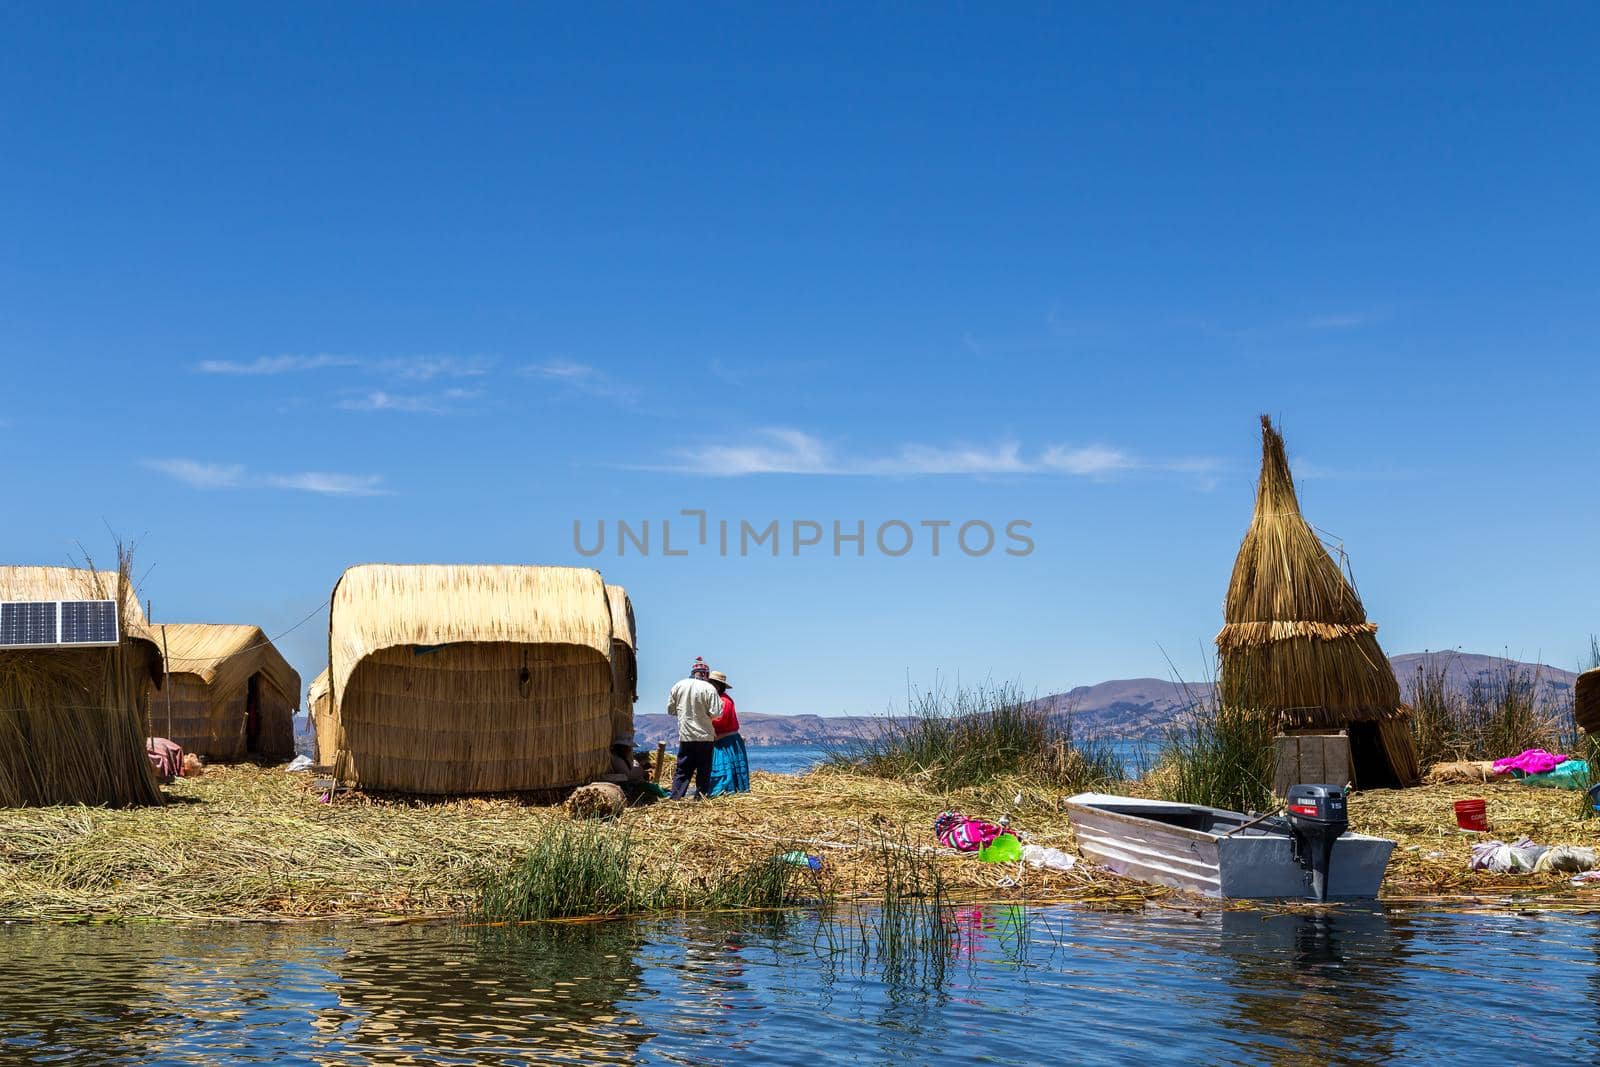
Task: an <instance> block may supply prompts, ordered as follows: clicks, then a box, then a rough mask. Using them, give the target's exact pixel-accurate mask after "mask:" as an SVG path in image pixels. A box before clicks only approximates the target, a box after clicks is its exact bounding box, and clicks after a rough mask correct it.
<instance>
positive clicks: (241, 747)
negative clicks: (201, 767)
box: [150, 622, 300, 763]
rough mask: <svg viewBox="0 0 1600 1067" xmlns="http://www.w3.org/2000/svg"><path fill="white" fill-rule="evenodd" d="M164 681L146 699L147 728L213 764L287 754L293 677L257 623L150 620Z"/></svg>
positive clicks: (296, 702) (296, 705)
mask: <svg viewBox="0 0 1600 1067" xmlns="http://www.w3.org/2000/svg"><path fill="white" fill-rule="evenodd" d="M151 629H152V636H154V637H155V638H156V640H158V641H160V642H161V646H162V653H163V654H164V656H165V657H166V666H167V684H166V689H165V691H164V692H163V693H162V694H161V696H160V697H159V698H153V699H152V700H151V704H150V723H151V727H152V729H153V730H155V731H156V732H158V733H160V734H162V735H163V736H165V737H167V738H169V739H171V740H173V741H176V742H177V743H178V744H180V745H182V746H183V748H184V751H186V752H193V753H196V754H197V755H201V756H204V757H205V758H206V759H208V760H214V761H217V762H223V763H226V762H238V761H240V760H247V759H263V760H267V759H288V758H289V757H290V756H293V755H294V716H295V712H297V711H299V710H300V676H299V675H298V674H296V673H295V671H294V668H293V667H291V666H289V661H288V660H286V659H284V658H283V655H282V654H281V653H280V652H279V651H278V650H277V648H275V647H274V646H273V644H272V641H271V640H270V639H269V638H268V637H267V635H266V634H265V633H263V632H262V630H261V627H259V626H230V625H223V624H212V623H203V622H168V623H162V624H160V625H158V626H154V627H152V628H151Z"/></svg>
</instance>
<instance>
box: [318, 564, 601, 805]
mask: <svg viewBox="0 0 1600 1067" xmlns="http://www.w3.org/2000/svg"><path fill="white" fill-rule="evenodd" d="M611 652H612V637H611V612H610V608H609V605H608V601H607V597H606V592H605V587H604V584H603V583H602V582H601V580H600V575H599V573H598V572H596V571H592V570H584V569H579V568H567V567H516V566H467V565H424V566H400V565H387V564H368V565H363V566H359V567H352V568H350V569H349V570H348V571H346V572H345V574H344V576H343V577H342V578H341V579H340V580H339V583H338V585H337V586H336V587H335V589H334V594H333V606H332V609H331V612H330V619H329V694H330V695H329V700H330V708H331V715H332V718H333V720H334V722H335V724H336V729H337V733H338V741H337V746H338V748H337V758H336V760H335V764H334V766H335V773H336V774H338V775H339V776H340V777H341V778H342V779H344V780H346V781H349V782H352V783H354V784H358V785H360V786H362V787H364V788H369V789H379V790H394V791H399V792H409V793H421V794H456V793H497V792H544V791H555V790H561V789H567V788H571V787H572V786H576V785H582V784H585V783H587V782H589V781H592V780H594V779H595V778H596V777H598V776H599V775H601V774H603V773H605V771H606V770H607V769H608V767H609V755H608V749H609V745H610V741H611V727H612V666H611Z"/></svg>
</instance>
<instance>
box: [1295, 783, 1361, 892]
mask: <svg viewBox="0 0 1600 1067" xmlns="http://www.w3.org/2000/svg"><path fill="white" fill-rule="evenodd" d="M1286 813H1287V815H1288V817H1289V836H1290V839H1291V840H1292V841H1293V842H1294V858H1295V859H1296V860H1298V861H1299V862H1300V866H1302V867H1304V868H1306V869H1307V870H1308V871H1310V872H1311V894H1312V896H1314V897H1316V898H1317V900H1318V901H1324V900H1327V899H1328V868H1329V867H1330V866H1331V865H1332V863H1333V843H1334V842H1335V841H1337V840H1338V839H1339V835H1340V834H1342V833H1344V832H1345V830H1346V829H1348V828H1349V826H1350V818H1349V816H1348V815H1347V814H1346V812H1345V803H1344V788H1343V787H1342V786H1337V785H1295V786H1290V787H1289V804H1288V806H1287V808H1286Z"/></svg>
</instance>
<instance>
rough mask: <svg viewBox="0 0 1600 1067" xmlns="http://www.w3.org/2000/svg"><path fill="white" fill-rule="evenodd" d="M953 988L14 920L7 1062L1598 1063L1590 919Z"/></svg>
mask: <svg viewBox="0 0 1600 1067" xmlns="http://www.w3.org/2000/svg"><path fill="white" fill-rule="evenodd" d="M955 919H956V928H957V937H956V939H955V941H954V943H953V945H952V946H951V950H950V955H949V958H948V959H947V960H946V961H945V962H946V965H945V966H944V968H943V970H942V973H941V975H940V978H939V981H937V982H935V983H932V984H929V983H926V982H923V981H920V980H916V979H915V978H914V976H913V974H912V972H910V971H907V970H905V969H903V968H901V969H897V968H894V967H889V966H885V965H884V964H883V962H882V961H880V960H878V959H876V958H875V957H873V956H871V955H870V954H868V955H862V954H861V953H859V952H858V951H851V950H850V942H849V940H848V937H847V932H846V931H844V930H841V929H839V928H836V927H830V926H829V925H827V924H824V923H819V921H818V920H817V918H816V917H815V916H809V915H804V914H792V913H773V914H765V915H757V916H749V915H699V916H688V917H676V918H667V919H659V920H652V921H647V922H640V923H631V922H622V923H598V924H586V923H578V924H567V925H554V926H535V927H508V928H486V929H471V928H451V927H443V926H400V927H369V926H284V927H234V926H214V927H166V926H155V927H139V928H108V927H48V926H0V954H3V957H4V958H5V959H6V960H7V965H6V966H5V967H4V968H0V1062H5V1063H11V1062H17V1063H24V1062H25V1063H34V1062H59V1063H74V1064H76V1063H84V1064H134V1063H137V1064H251V1063H292V1064H302V1063H304V1064H329V1065H352V1067H353V1065H358V1064H360V1065H367V1064H400V1063H413V1064H421V1063H430V1064H431V1063H440V1064H468V1063H470V1064H490V1065H493V1064H526V1063H604V1062H612V1063H623V1062H627V1063H694V1064H699V1063H737V1064H739V1065H741V1067H745V1065H750V1064H762V1063H793V1062H796V1061H797V1060H804V1061H810V1062H813V1063H817V1064H822V1063H832V1062H862V1061H865V1062H873V1063H905V1064H923V1063H956V1062H959V1063H966V1062H971V1061H973V1060H974V1059H985V1060H987V1061H988V1062H995V1063H1038V1062H1069V1063H1091V1064H1092V1063H1149V1062H1167V1063H1252V1064H1253V1063H1266V1064H1275V1065H1277V1064H1282V1065H1290V1064H1312V1063H1316V1064H1321V1063H1349V1064H1369V1063H1370V1064H1379V1063H1385V1064H1386V1063H1430V1064H1431V1063H1435V1062H1438V1061H1439V1060H1441V1059H1448V1060H1450V1061H1452V1062H1480V1061H1482V1062H1490V1061H1499V1060H1502V1059H1505V1058H1510V1059H1513V1060H1516V1061H1524V1060H1526V1061H1535V1062H1541V1063H1547V1064H1555V1063H1565V1062H1595V1061H1596V1060H1600V1045H1597V1044H1596V1039H1595V1036H1594V1035H1595V1027H1594V1022H1595V1015H1596V1009H1595V1006H1594V1005H1595V1003H1596V1002H1597V1001H1600V961H1597V956H1600V922H1597V921H1596V920H1595V919H1592V918H1588V917H1579V916H1545V917H1542V918H1532V917H1519V916H1514V915H1505V914H1498V915H1452V916H1432V915H1406V914H1400V915H1392V914H1385V913H1384V912H1382V911H1377V910H1367V911H1363V910H1360V909H1356V908H1348V907H1341V908H1336V909H1330V910H1329V911H1327V912H1326V913H1311V912H1305V911H1300V912H1288V913H1275V912H1228V913H1223V914H1217V913H1204V914H1199V915H1196V914H1193V913H1184V912H1170V911H1153V912H1149V913H1145V914H1136V915H1107V914H1100V913H1093V912H1087V911H1074V910H1071V909H1059V908H1057V909H1042V910H1030V911H1021V910H1018V909H1011V908H1001V909H993V908H974V909H966V910H963V911H962V912H960V913H958V914H957V915H956V916H955Z"/></svg>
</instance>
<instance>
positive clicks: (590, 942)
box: [312, 923, 650, 1064]
mask: <svg viewBox="0 0 1600 1067" xmlns="http://www.w3.org/2000/svg"><path fill="white" fill-rule="evenodd" d="M639 945H640V940H639V931H638V928H637V927H636V926H634V925H633V924H630V923H575V924H560V925H555V926H549V925H542V926H509V927H486V928H483V927H480V928H468V929H465V930H446V931H441V930H440V929H439V928H437V927H431V926H426V927H425V926H412V927H404V928H400V929H397V930H388V931H384V932H383V936H363V937H357V938H354V939H352V942H351V943H350V944H349V945H348V948H347V950H346V952H345V953H343V954H342V955H341V956H340V957H339V958H337V959H336V960H334V961H332V963H331V964H330V971H331V972H332V976H333V987H334V988H335V989H336V990H337V994H338V996H337V1002H336V1003H335V1004H332V1005H329V1006H328V1007H326V1008H324V1009H323V1010H321V1011H320V1012H319V1013H318V1014H317V1017H316V1019H315V1020H314V1022H313V1024H312V1027H313V1029H314V1030H315V1031H316V1033H317V1034H318V1035H320V1037H321V1038H322V1040H321V1041H319V1042H318V1044H319V1045H321V1046H323V1047H338V1048H339V1049H340V1050H341V1058H335V1059H330V1060H328V1061H326V1062H330V1063H344V1062H352V1063H354V1062H367V1061H370V1062H385V1063H397V1062H408V1061H410V1060H415V1061H416V1062H419V1063H441V1064H447V1063H462V1064H476V1063H500V1062H510V1061H516V1062H521V1061H522V1060H523V1059H525V1058H527V1057H534V1058H537V1059H538V1060H539V1061H541V1062H545V1063H604V1062H618V1063H627V1062H632V1060H633V1059H634V1056H635V1053H636V1052H637V1051H638V1049H639V1047H640V1045H642V1044H643V1043H644V1042H645V1041H646V1040H648V1038H649V1036H650V1035H649V1034H648V1033H647V1032H645V1031H643V1030H641V1029H640V1027H639V1026H638V1022H637V1020H635V1019H632V1018H630V1017H626V1016H624V1015H623V1014H622V1013H621V1012H620V1011H619V1009H618V1006H617V1005H618V1002H619V1001H621V1000H622V999H623V998H625V997H627V996H629V995H631V994H632V993H633V992H634V991H635V990H637V989H638V987H639V984H640V980H641V978H640V976H641V969H640V967H639V965H638V964H637V963H636V962H635V958H634V957H635V954H636V953H637V952H638V950H639Z"/></svg>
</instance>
